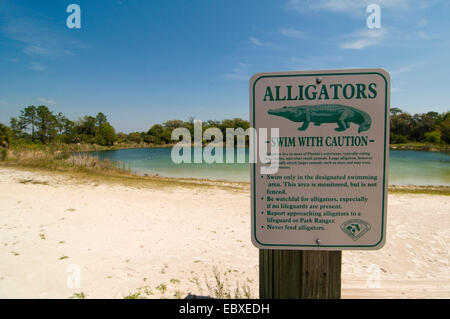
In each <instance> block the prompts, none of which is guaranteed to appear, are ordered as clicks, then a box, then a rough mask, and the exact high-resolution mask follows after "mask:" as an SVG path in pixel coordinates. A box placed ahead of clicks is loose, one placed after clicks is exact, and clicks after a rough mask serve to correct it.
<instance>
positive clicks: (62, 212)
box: [0, 167, 450, 298]
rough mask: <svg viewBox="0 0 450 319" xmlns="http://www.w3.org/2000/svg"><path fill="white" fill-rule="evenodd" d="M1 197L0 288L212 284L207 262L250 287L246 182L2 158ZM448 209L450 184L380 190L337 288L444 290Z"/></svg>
mask: <svg viewBox="0 0 450 319" xmlns="http://www.w3.org/2000/svg"><path fill="white" fill-rule="evenodd" d="M0 203H1V205H0V298H69V297H74V296H79V295H80V294H83V295H85V296H86V297H87V298H124V297H127V296H129V297H130V296H131V297H147V298H185V297H186V296H187V295H189V294H190V295H196V296H210V295H211V289H208V287H207V286H208V285H209V286H210V287H214V286H215V285H216V284H215V278H214V269H217V271H218V272H219V273H220V276H221V280H222V281H223V282H225V285H226V287H228V288H229V289H230V291H234V290H235V288H236V286H239V287H240V288H241V291H242V287H244V286H246V287H249V288H250V292H251V296H252V297H253V298H257V297H258V250H257V249H256V248H254V247H253V245H252V244H251V242H250V190H249V187H240V188H232V187H222V186H221V185H220V184H219V183H217V184H214V183H212V185H209V186H195V185H190V186H189V187H182V186H180V185H178V184H174V186H170V185H169V186H164V187H163V188H157V187H132V186H125V185H120V184H113V183H105V182H100V181H99V182H95V181H78V180H77V179H73V178H70V177H67V176H65V175H62V174H59V175H58V174H49V173H42V172H30V171H22V170H15V169H10V168H4V167H2V168H0ZM449 213H450V197H449V196H439V195H420V194H393V195H389V202H388V224H387V225H388V228H387V234H388V237H387V244H386V246H385V247H384V248H383V249H381V250H379V251H367V252H366V251H351V252H349V251H344V252H343V269H342V280H343V283H342V296H343V298H450V260H449V247H450V216H449ZM76 294H78V295H76Z"/></svg>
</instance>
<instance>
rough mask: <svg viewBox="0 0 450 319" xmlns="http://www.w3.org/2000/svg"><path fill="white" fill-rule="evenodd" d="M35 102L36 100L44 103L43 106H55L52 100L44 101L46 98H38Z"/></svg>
mask: <svg viewBox="0 0 450 319" xmlns="http://www.w3.org/2000/svg"><path fill="white" fill-rule="evenodd" d="M37 100H38V101H39V102H41V103H44V104H47V105H55V104H56V102H55V101H53V100H51V99H46V98H44V97H40V98H38V99H37Z"/></svg>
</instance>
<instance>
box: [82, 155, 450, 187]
mask: <svg viewBox="0 0 450 319" xmlns="http://www.w3.org/2000/svg"><path fill="white" fill-rule="evenodd" d="M224 151H225V150H224ZM245 152H246V163H234V164H225V163H224V164H217V163H215V164H206V163H202V164H184V163H183V164H175V163H173V162H172V160H171V148H136V149H124V150H115V151H101V152H89V154H90V155H91V156H96V157H98V158H100V159H109V160H112V161H120V162H122V163H124V164H125V165H127V166H129V167H130V168H131V170H132V171H133V172H135V173H137V174H141V175H143V174H149V175H152V174H158V175H160V176H166V177H187V178H207V179H214V180H229V181H244V182H248V181H249V180H250V168H249V164H248V149H246V150H245ZM235 153H236V152H235ZM235 155H236V154H235ZM389 184H390V185H445V186H450V154H449V153H438V152H424V151H398V150H391V151H390V152H389Z"/></svg>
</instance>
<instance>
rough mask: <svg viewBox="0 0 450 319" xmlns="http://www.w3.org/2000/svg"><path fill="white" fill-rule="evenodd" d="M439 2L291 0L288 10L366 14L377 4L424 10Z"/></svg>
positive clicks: (432, 0) (434, 0) (420, 0)
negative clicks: (369, 8)
mask: <svg viewBox="0 0 450 319" xmlns="http://www.w3.org/2000/svg"><path fill="white" fill-rule="evenodd" d="M437 2H439V0H428V1H424V0H408V1H406V0H289V1H288V2H287V4H286V9H288V10H293V11H297V12H299V13H311V12H317V11H329V12H336V13H344V14H345V13H346V14H350V15H354V14H358V13H360V14H366V8H367V6H368V5H369V4H372V3H376V4H378V5H379V6H380V7H381V8H382V9H385V8H386V9H409V8H419V7H420V8H424V7H430V6H433V5H435V4H436V3H437Z"/></svg>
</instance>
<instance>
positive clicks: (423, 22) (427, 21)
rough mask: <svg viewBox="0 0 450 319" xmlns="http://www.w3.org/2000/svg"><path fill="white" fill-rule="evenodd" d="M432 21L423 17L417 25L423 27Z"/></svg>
mask: <svg viewBox="0 0 450 319" xmlns="http://www.w3.org/2000/svg"><path fill="white" fill-rule="evenodd" d="M429 23H430V20H428V19H421V20H419V22H417V27H419V28H423V27H424V26H426V25H428V24H429Z"/></svg>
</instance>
